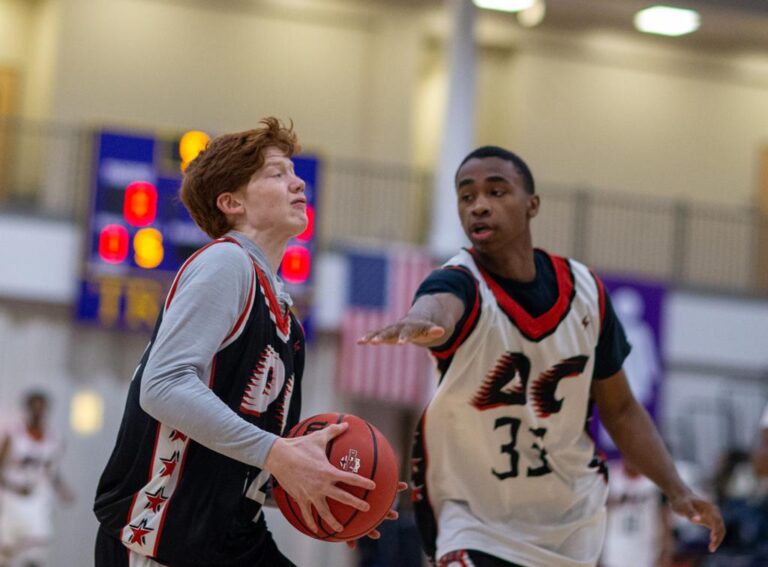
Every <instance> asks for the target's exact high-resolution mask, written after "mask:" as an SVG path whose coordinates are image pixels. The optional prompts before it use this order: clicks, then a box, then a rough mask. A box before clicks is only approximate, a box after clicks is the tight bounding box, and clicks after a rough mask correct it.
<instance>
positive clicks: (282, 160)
mask: <svg viewBox="0 0 768 567" xmlns="http://www.w3.org/2000/svg"><path fill="white" fill-rule="evenodd" d="M272 165H274V166H280V167H287V168H289V169H293V161H291V160H290V159H289V158H286V157H277V156H274V157H270V158H267V160H266V161H265V162H264V167H268V166H272Z"/></svg>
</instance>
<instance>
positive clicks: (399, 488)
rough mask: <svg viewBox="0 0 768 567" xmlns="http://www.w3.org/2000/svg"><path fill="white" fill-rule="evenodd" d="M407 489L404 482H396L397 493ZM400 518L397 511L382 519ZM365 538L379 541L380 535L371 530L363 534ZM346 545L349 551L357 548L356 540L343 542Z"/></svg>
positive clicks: (391, 511)
mask: <svg viewBox="0 0 768 567" xmlns="http://www.w3.org/2000/svg"><path fill="white" fill-rule="evenodd" d="M407 488H408V484H407V483H405V482H398V483H397V491H398V492H402V491H403V490H406V489H407ZM399 517H400V514H399V513H398V512H397V510H390V511H389V513H388V514H387V515H386V517H385V518H384V519H385V520H397V519H398V518H399ZM365 537H369V538H371V539H379V538H380V537H381V533H380V532H379V530H377V529H373V530H371V531H370V532H368V533H367V534H365ZM345 543H346V544H347V547H348V548H350V549H355V548H356V547H357V540H351V541H347V542H345Z"/></svg>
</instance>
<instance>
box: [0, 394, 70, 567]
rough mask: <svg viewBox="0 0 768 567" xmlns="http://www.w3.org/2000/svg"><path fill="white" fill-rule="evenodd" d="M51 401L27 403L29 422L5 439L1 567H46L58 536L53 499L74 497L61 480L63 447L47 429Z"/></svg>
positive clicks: (34, 397)
mask: <svg viewBox="0 0 768 567" xmlns="http://www.w3.org/2000/svg"><path fill="white" fill-rule="evenodd" d="M48 409H49V400H48V396H47V395H46V394H45V393H44V392H42V391H32V392H29V393H27V394H26V396H25V398H24V419H23V420H20V421H19V422H17V423H13V424H12V425H11V426H10V427H9V428H8V431H7V432H5V433H4V434H3V435H2V436H0V565H2V566H3V567H6V566H7V567H15V566H17V565H18V566H21V565H23V566H24V567H42V566H43V565H46V564H47V561H46V559H47V555H48V547H49V545H50V542H51V538H52V537H53V500H54V495H56V496H58V497H59V498H60V499H61V500H62V501H63V502H65V503H68V502H70V501H71V500H72V498H73V497H72V493H71V492H70V489H69V488H68V486H67V485H66V483H65V482H64V481H63V480H62V478H61V475H60V473H59V463H60V461H61V457H62V454H63V444H62V441H61V439H59V437H58V436H57V435H56V434H55V432H54V431H52V430H51V428H50V427H48V423H47V420H48Z"/></svg>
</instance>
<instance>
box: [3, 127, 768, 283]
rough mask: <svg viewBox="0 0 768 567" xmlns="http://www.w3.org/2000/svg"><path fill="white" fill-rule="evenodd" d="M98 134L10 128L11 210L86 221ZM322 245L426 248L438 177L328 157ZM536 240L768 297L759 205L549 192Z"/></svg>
mask: <svg viewBox="0 0 768 567" xmlns="http://www.w3.org/2000/svg"><path fill="white" fill-rule="evenodd" d="M91 139H92V135H91V131H89V130H87V129H85V128H80V127H76V126H66V125H57V124H51V123H45V122H29V121H21V120H13V119H11V120H4V121H0V209H4V210H9V209H10V210H18V211H24V212H29V213H31V214H37V215H46V216H54V217H58V218H69V219H72V220H73V221H76V222H82V221H83V220H84V213H85V210H86V203H87V199H88V192H89V186H90V179H91V160H92V155H91V153H92V152H91V143H90V141H91ZM320 185H321V188H320V189H321V193H320V195H319V211H318V215H319V218H318V233H319V238H320V246H321V247H326V248H327V247H330V246H333V245H334V244H335V243H337V242H342V241H345V242H349V241H351V240H353V241H368V242H371V243H375V242H408V243H415V244H423V243H424V242H425V241H426V238H427V233H428V229H429V207H430V199H431V189H432V176H431V175H430V174H429V173H428V172H425V171H420V170H417V169H414V168H409V167H406V166H402V165H392V164H381V163H377V162H373V161H364V160H349V159H342V158H335V157H328V158H326V159H323V168H322V171H321V179H320ZM539 193H540V194H541V199H542V209H541V212H540V214H539V216H538V217H537V218H536V219H535V220H534V222H533V232H534V242H535V243H536V244H537V245H538V246H540V247H542V248H546V249H548V250H550V251H552V252H555V253H558V254H563V255H568V256H573V257H575V258H578V259H580V260H582V261H584V262H585V263H587V264H589V265H591V266H593V267H595V268H597V269H599V270H602V271H605V272H612V273H628V274H634V275H637V276H639V277H646V278H650V279H656V280H663V281H667V282H672V283H677V284H681V285H686V286H689V287H690V286H692V287H707V288H716V289H719V290H724V291H733V292H749V293H757V292H762V291H763V290H765V289H766V283H768V273H767V272H768V270H766V266H768V262H767V261H764V260H763V258H762V256H763V255H764V254H763V252H764V251H765V247H764V244H765V243H766V242H768V238H766V237H765V236H766V235H768V230H767V228H768V227H767V226H766V223H765V221H764V220H763V219H762V217H761V216H760V215H759V214H758V213H757V211H756V210H755V209H753V208H749V207H736V206H734V207H730V208H726V207H715V206H711V205H701V204H697V203H694V202H692V201H680V200H666V199H659V198H650V197H641V196H627V195H619V194H610V193H605V192H599V191H594V190H590V189H586V188H564V187H547V185H546V183H543V184H541V189H540V190H539Z"/></svg>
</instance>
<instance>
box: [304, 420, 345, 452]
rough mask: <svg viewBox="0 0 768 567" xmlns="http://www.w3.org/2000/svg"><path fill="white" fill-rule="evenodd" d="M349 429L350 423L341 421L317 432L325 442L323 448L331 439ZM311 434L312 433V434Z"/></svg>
mask: <svg viewBox="0 0 768 567" xmlns="http://www.w3.org/2000/svg"><path fill="white" fill-rule="evenodd" d="M347 429H349V423H347V422H346V421H342V422H341V423H334V424H333V425H329V426H328V427H325V428H324V429H321V430H320V431H318V432H317V435H318V438H319V439H320V440H321V442H322V443H323V448H325V446H326V445H327V444H328V442H329V441H330V440H331V439H334V438H336V437H338V436H339V435H341V434H342V433H344V432H345V431H346V430H347ZM310 435H311V434H310Z"/></svg>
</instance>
